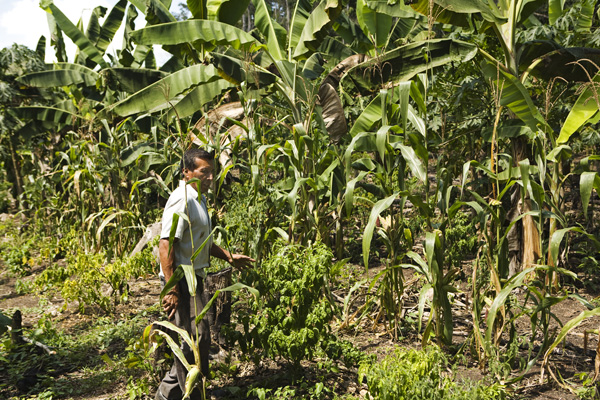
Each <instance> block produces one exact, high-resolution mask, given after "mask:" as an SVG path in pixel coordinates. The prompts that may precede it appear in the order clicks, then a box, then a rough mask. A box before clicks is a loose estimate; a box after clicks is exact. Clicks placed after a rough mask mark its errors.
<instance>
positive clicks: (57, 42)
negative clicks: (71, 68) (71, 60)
mask: <svg viewBox="0 0 600 400" xmlns="http://www.w3.org/2000/svg"><path fill="white" fill-rule="evenodd" d="M46 18H47V20H48V29H49V30H50V45H52V46H54V52H55V55H56V60H57V61H58V62H67V61H68V59H67V52H66V49H65V41H64V39H63V34H62V31H61V29H60V27H59V26H58V24H57V23H56V18H54V16H53V15H52V14H50V13H46Z"/></svg>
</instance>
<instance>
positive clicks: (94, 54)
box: [40, 0, 108, 68]
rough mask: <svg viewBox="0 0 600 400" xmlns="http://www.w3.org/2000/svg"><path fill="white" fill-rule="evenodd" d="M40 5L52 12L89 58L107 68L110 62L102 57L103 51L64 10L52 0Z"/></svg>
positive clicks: (43, 0) (66, 32)
mask: <svg viewBox="0 0 600 400" xmlns="http://www.w3.org/2000/svg"><path fill="white" fill-rule="evenodd" d="M40 7H41V8H42V9H43V10H44V11H46V12H47V13H49V14H52V16H53V17H54V19H55V20H56V23H57V24H58V26H59V27H60V29H62V30H63V32H65V34H66V35H67V36H68V37H69V38H70V39H71V40H72V41H73V42H74V43H75V45H77V48H78V49H79V50H80V51H81V52H83V53H84V54H85V55H86V56H87V58H89V59H90V60H92V61H93V62H94V63H96V64H98V65H100V66H101V67H102V68H107V67H108V64H106V62H105V61H104V59H103V58H102V53H100V51H99V50H98V49H97V48H96V46H94V44H93V43H92V42H90V40H89V39H88V38H87V37H86V36H85V35H84V34H83V32H81V31H80V30H79V29H77V27H76V26H75V25H74V24H73V23H72V22H71V21H70V20H69V19H68V18H67V17H66V16H65V14H63V12H62V11H61V10H60V9H59V8H58V7H56V6H55V5H54V3H53V2H52V0H42V1H41V2H40Z"/></svg>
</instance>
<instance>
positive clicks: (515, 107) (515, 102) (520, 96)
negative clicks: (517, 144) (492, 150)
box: [481, 61, 552, 132]
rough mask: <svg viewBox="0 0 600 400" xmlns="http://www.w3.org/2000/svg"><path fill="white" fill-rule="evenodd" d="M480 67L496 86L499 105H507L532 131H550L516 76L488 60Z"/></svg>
mask: <svg viewBox="0 0 600 400" xmlns="http://www.w3.org/2000/svg"><path fill="white" fill-rule="evenodd" d="M481 69H482V71H483V74H484V75H485V76H486V78H488V79H491V80H492V81H494V82H495V84H496V86H497V87H498V90H499V91H500V105H501V106H505V107H508V108H509V109H510V110H511V111H512V112H513V113H515V115H516V116H517V117H519V118H520V119H521V121H523V122H525V124H527V126H528V127H529V128H530V129H531V130H532V131H533V132H537V131H538V129H539V130H542V131H544V132H551V131H552V128H551V127H550V126H549V125H548V123H547V122H546V120H545V119H544V117H543V116H542V114H541V113H540V111H539V109H538V108H537V107H536V106H535V105H534V104H533V100H532V99H531V96H530V95H529V92H528V91H527V89H526V88H525V87H524V86H523V84H522V83H521V82H520V81H519V79H518V78H517V77H515V76H514V75H512V74H510V73H508V72H506V71H505V70H503V69H502V68H500V67H498V66H497V65H494V64H492V63H491V62H489V61H483V62H482V65H481Z"/></svg>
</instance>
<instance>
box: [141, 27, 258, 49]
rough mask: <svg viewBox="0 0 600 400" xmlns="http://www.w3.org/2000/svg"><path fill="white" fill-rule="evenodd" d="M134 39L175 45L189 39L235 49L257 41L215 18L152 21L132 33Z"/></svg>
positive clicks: (249, 46) (254, 46)
mask: <svg viewBox="0 0 600 400" xmlns="http://www.w3.org/2000/svg"><path fill="white" fill-rule="evenodd" d="M131 36H132V37H133V39H134V40H135V41H136V43H139V44H144V45H153V44H161V45H175V44H183V43H190V42H196V41H198V42H200V43H207V44H211V45H215V46H225V45H229V46H232V47H234V48H235V49H245V50H249V51H253V50H254V49H256V48H257V47H259V46H260V44H259V43H258V42H257V41H256V39H254V37H253V36H252V35H250V34H249V33H246V32H244V31H243V30H241V29H238V28H235V27H233V26H231V25H228V24H225V23H223V22H218V21H209V20H188V21H179V22H170V23H165V24H159V25H152V26H149V27H146V28H143V29H140V30H137V31H134V32H132V33H131Z"/></svg>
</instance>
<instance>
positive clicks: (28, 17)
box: [0, 0, 178, 65]
mask: <svg viewBox="0 0 600 400" xmlns="http://www.w3.org/2000/svg"><path fill="white" fill-rule="evenodd" d="M116 3H117V0H54V4H55V5H56V6H57V7H58V8H59V9H60V10H61V11H62V12H63V13H64V14H65V15H66V16H67V17H68V18H69V19H70V20H71V22H73V23H74V24H77V21H79V19H80V18H83V23H84V26H85V27H87V23H88V22H89V19H90V15H91V13H92V10H93V9H94V8H95V7H97V6H104V7H106V8H108V10H107V15H108V13H109V12H110V10H111V9H112V7H113V6H114V5H115V4H116ZM173 3H174V4H177V3H178V2H176V1H174V2H173ZM175 7H176V6H175ZM175 7H171V9H172V10H175V9H176V8H175ZM103 21H104V18H103V19H101V20H100V23H102V22H103ZM144 25H145V21H144V18H143V15H142V14H141V13H140V16H139V17H138V19H137V20H136V28H137V29H140V28H142V27H143V26H144ZM42 35H44V36H46V43H47V48H46V62H53V61H56V58H55V56H54V49H53V48H50V37H49V30H48V22H47V19H46V12H45V11H44V10H42V9H41V8H40V6H39V0H0V48H4V47H9V46H11V45H12V44H13V43H18V44H22V45H25V46H27V47H29V48H30V49H32V50H35V48H36V46H37V43H38V40H39V39H40V36H42ZM63 37H64V40H65V44H66V47H67V57H68V58H69V61H70V62H72V61H73V60H74V57H75V51H76V47H75V45H74V44H73V42H71V39H69V38H68V37H67V36H66V35H64V34H63ZM122 38H123V23H121V28H120V29H119V31H118V32H117V34H116V35H115V39H114V40H113V42H114V44H115V45H116V48H119V49H120V48H121V45H122V43H123V39H122ZM114 50H115V47H114V46H113V44H111V46H110V47H109V48H108V52H109V53H114ZM155 56H156V58H157V63H158V64H159V65H160V64H162V63H163V62H164V61H166V60H167V59H168V55H167V53H166V52H164V51H162V50H161V49H160V48H158V49H156V50H155ZM105 59H107V58H106V57H105Z"/></svg>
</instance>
